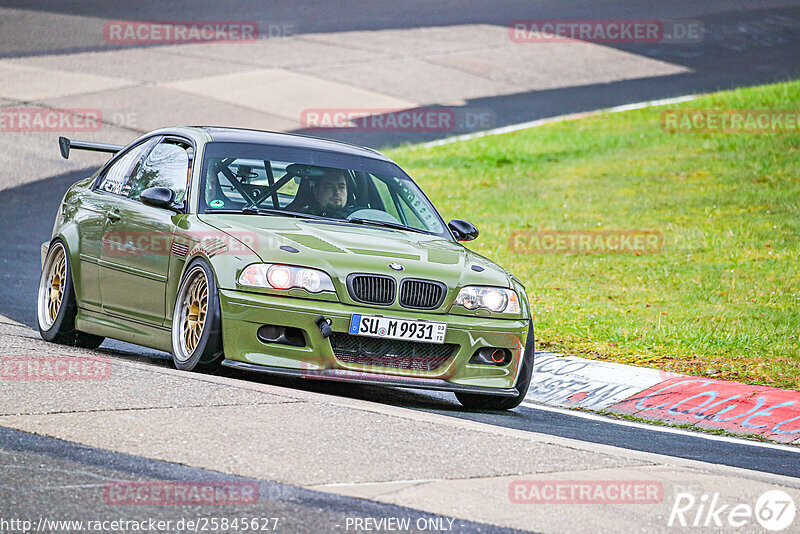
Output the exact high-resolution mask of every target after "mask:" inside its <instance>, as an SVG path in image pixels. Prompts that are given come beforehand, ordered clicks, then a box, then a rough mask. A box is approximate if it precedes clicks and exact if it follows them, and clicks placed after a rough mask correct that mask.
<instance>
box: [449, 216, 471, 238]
mask: <svg viewBox="0 0 800 534" xmlns="http://www.w3.org/2000/svg"><path fill="white" fill-rule="evenodd" d="M447 227H448V228H450V231H451V232H453V237H455V238H456V241H472V240H473V239H475V238H476V237H478V229H477V228H475V225H474V224H472V223H471V222H467V221H463V220H461V219H453V220H452V221H450V222H449V223H447Z"/></svg>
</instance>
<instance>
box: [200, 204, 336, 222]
mask: <svg viewBox="0 0 800 534" xmlns="http://www.w3.org/2000/svg"><path fill="white" fill-rule="evenodd" d="M205 212H206V213H235V214H242V213H243V214H245V215H282V216H284V217H297V218H300V219H327V217H320V216H319V215H309V214H308V213H300V212H298V211H286V210H278V209H272V208H257V207H255V206H245V207H243V208H242V209H240V210H232V209H224V208H223V209H217V208H206V211H205Z"/></svg>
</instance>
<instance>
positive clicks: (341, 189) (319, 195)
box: [307, 169, 352, 219]
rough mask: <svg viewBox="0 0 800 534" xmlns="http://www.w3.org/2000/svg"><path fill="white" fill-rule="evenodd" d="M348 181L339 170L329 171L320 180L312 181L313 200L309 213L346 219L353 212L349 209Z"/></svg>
mask: <svg viewBox="0 0 800 534" xmlns="http://www.w3.org/2000/svg"><path fill="white" fill-rule="evenodd" d="M347 193H348V191H347V179H346V178H345V175H344V172H343V171H341V170H339V169H327V170H326V171H325V173H324V174H323V175H322V176H320V177H319V178H313V179H311V195H312V200H311V202H310V203H309V206H308V208H307V211H308V213H311V214H313V215H321V216H322V217H332V218H338V219H344V218H346V217H347V215H348V213H349V212H350V211H352V210H350V209H348V207H347Z"/></svg>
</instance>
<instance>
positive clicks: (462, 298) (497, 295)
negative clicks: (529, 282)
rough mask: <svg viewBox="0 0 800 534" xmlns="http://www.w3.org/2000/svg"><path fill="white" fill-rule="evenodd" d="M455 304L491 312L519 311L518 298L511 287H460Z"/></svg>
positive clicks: (469, 308)
mask: <svg viewBox="0 0 800 534" xmlns="http://www.w3.org/2000/svg"><path fill="white" fill-rule="evenodd" d="M455 304H458V305H459V306H463V307H464V308H466V309H468V310H476V309H478V308H485V309H487V310H489V311H490V312H492V313H519V298H517V293H516V292H515V291H512V290H511V289H503V288H500V287H480V286H467V287H464V288H461V291H459V292H458V296H457V297H456V301H455Z"/></svg>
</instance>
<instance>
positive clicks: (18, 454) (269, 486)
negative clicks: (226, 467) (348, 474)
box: [0, 427, 519, 534]
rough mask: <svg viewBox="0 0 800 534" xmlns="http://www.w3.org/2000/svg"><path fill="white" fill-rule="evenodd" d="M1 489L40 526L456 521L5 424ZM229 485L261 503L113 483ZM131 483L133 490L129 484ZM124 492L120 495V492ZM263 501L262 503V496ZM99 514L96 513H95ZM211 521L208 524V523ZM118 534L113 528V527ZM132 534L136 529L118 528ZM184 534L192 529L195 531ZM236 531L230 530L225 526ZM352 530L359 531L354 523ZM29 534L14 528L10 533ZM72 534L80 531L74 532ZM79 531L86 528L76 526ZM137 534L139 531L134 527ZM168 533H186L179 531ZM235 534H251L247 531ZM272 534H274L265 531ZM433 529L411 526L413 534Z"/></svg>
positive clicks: (337, 527) (13, 511) (285, 528)
mask: <svg viewBox="0 0 800 534" xmlns="http://www.w3.org/2000/svg"><path fill="white" fill-rule="evenodd" d="M0 472H2V473H3V480H4V483H3V484H2V485H0V503H2V517H3V518H5V519H6V520H8V519H9V518H24V519H26V520H29V521H32V522H33V523H34V525H36V524H38V522H39V521H40V520H43V521H50V520H58V521H70V520H74V521H87V520H89V519H91V520H92V521H113V520H119V519H124V520H126V521H148V520H149V519H150V518H156V519H158V520H159V521H172V524H173V525H177V524H179V523H178V522H179V521H181V520H184V521H195V522H202V521H203V518H218V519H221V518H227V519H230V520H232V519H234V518H247V519H249V520H252V519H256V520H258V521H257V523H256V524H257V525H259V528H261V527H265V526H266V527H269V528H268V531H269V532H273V531H274V532H295V533H309V534H315V533H319V532H346V531H347V518H348V517H349V518H355V517H359V518H365V517H371V518H388V517H393V518H407V519H409V520H410V523H411V525H416V524H417V522H418V521H419V522H420V523H419V524H420V525H424V524H426V523H427V522H429V521H431V520H433V522H434V523H433V524H437V522H438V524H444V525H448V524H449V522H448V518H445V517H442V516H437V515H435V514H427V513H424V512H420V511H419V510H412V509H410V508H404V507H401V506H394V505H389V504H382V503H377V502H373V501H368V500H363V499H355V498H351V497H343V496H339V495H333V494H328V493H320V492H316V491H311V490H307V489H304V488H299V487H296V486H290V485H286V484H278V483H275V482H269V481H263V480H256V479H250V478H243V477H235V476H231V475H228V474H224V473H219V472H216V471H209V470H205V469H198V468H194V467H187V466H184V465H180V464H175V463H170V462H161V461H157V460H150V459H144V458H140V457H138V456H132V455H129V454H121V453H117V452H111V451H106V450H103V449H97V448H94V447H87V446H84V445H77V444H74V443H70V442H67V441H62V440H59V439H53V438H46V437H42V436H36V435H33V434H28V433H26V432H20V431H18V430H12V429H8V428H3V427H0ZM144 481H148V482H163V483H166V484H170V485H172V484H171V483H176V484H175V486H177V485H179V484H180V483H184V484H190V485H196V484H213V483H217V484H224V485H227V486H233V485H236V486H237V487H239V488H247V489H250V491H251V493H250V494H252V495H253V496H254V497H257V500H256V502H255V504H251V503H250V502H249V501H248V502H243V503H241V504H226V505H224V506H223V505H200V504H190V505H183V506H164V505H134V506H130V505H120V504H119V503H118V502H115V500H114V497H113V495H114V493H111V491H109V492H106V491H104V490H105V488H106V487H107V486H110V487H111V488H115V489H116V490H117V491H124V489H125V488H128V487H131V486H132V484H135V483H136V482H144ZM129 484H130V486H129ZM116 494H117V495H119V494H120V493H116ZM254 500H255V499H254ZM89 510H91V514H87V511H89ZM44 524H45V525H50V527H49V528H45V529H39V531H41V532H48V531H52V532H56V531H58V532H66V531H67V529H60V528H55V527H54V526H52V524H51V523H44ZM203 524H208V523H203ZM105 530H106V531H112V529H105ZM113 530H120V531H122V530H128V529H113ZM180 530H183V531H187V530H191V529H187V528H183V529H180ZM219 530H220V531H228V529H224V530H223V529H219ZM350 530H351V531H352V525H351V528H350ZM452 530H453V531H454V532H457V533H468V532H474V533H491V534H510V533H513V532H519V531H517V530H513V529H508V528H501V527H497V526H493V525H485V524H481V523H474V522H470V521H465V520H462V519H456V520H454V521H453V523H452ZM15 531H21V530H18V529H12V530H10V532H15ZM70 531H72V529H70ZM74 531H76V532H77V531H79V529H77V528H76V529H74ZM131 531H135V530H131ZM168 531H170V532H175V531H178V529H177V528H174V527H173V528H171V529H169V530H168ZM212 531H215V530H212ZM230 531H232V532H235V531H244V529H242V528H237V529H231V530H230ZM265 531H267V530H265ZM420 531H427V530H416V529H411V530H408V531H407V532H420Z"/></svg>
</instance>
